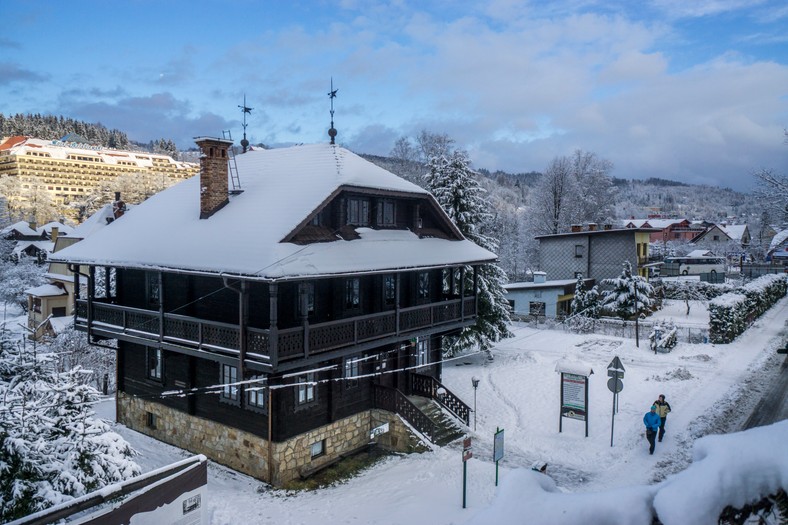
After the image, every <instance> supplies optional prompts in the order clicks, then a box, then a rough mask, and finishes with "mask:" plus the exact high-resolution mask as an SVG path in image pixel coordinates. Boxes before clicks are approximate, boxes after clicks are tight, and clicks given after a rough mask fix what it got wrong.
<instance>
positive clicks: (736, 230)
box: [718, 224, 747, 241]
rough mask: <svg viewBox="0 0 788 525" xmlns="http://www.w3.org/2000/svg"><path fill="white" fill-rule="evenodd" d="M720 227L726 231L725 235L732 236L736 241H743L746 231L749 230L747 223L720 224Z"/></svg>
mask: <svg viewBox="0 0 788 525" xmlns="http://www.w3.org/2000/svg"><path fill="white" fill-rule="evenodd" d="M718 226H719V228H720V229H721V230H722V231H724V232H725V235H727V236H728V237H730V238H731V239H732V240H734V241H741V239H742V236H743V235H744V232H745V231H747V225H746V224H728V225H721V224H719V225H718Z"/></svg>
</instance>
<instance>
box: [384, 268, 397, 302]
mask: <svg viewBox="0 0 788 525" xmlns="http://www.w3.org/2000/svg"><path fill="white" fill-rule="evenodd" d="M396 298H397V276H396V275H386V276H384V277H383V302H384V303H385V304H388V305H391V304H394V302H395V301H396Z"/></svg>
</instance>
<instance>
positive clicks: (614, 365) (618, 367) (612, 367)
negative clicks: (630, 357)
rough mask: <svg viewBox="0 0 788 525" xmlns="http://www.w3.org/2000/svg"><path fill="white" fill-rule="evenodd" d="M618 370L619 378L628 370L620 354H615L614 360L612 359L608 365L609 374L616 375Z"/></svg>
mask: <svg viewBox="0 0 788 525" xmlns="http://www.w3.org/2000/svg"><path fill="white" fill-rule="evenodd" d="M616 371H617V372H618V374H619V376H618V377H619V378H622V377H624V372H626V370H625V369H624V364H623V363H622V362H621V359H619V358H618V356H615V357H614V358H613V360H612V361H610V364H609V365H607V375H609V376H610V377H614V374H615V372H616ZM611 372H612V373H611Z"/></svg>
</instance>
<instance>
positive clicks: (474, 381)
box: [471, 376, 479, 432]
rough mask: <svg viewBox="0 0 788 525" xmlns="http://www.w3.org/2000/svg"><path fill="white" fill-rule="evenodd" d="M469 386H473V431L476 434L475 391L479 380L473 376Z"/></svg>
mask: <svg viewBox="0 0 788 525" xmlns="http://www.w3.org/2000/svg"><path fill="white" fill-rule="evenodd" d="M471 384H472V385H473V431H474V432H476V389H477V388H479V378H478V377H476V376H473V377H472V378H471Z"/></svg>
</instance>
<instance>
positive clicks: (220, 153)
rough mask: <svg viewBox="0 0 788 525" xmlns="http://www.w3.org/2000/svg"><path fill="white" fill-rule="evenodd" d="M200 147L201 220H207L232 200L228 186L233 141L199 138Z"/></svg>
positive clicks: (197, 139)
mask: <svg viewBox="0 0 788 525" xmlns="http://www.w3.org/2000/svg"><path fill="white" fill-rule="evenodd" d="M194 142H196V143H197V145H198V146H199V147H200V218H201V219H207V218H208V217H210V216H211V215H213V214H214V213H216V212H217V211H219V210H220V209H222V208H223V207H224V206H225V205H226V204H227V203H228V202H230V199H229V197H228V191H229V187H228V184H227V161H228V154H227V150H228V149H229V148H230V146H232V145H233V141H232V140H226V139H215V138H210V137H197V138H195V139H194Z"/></svg>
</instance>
